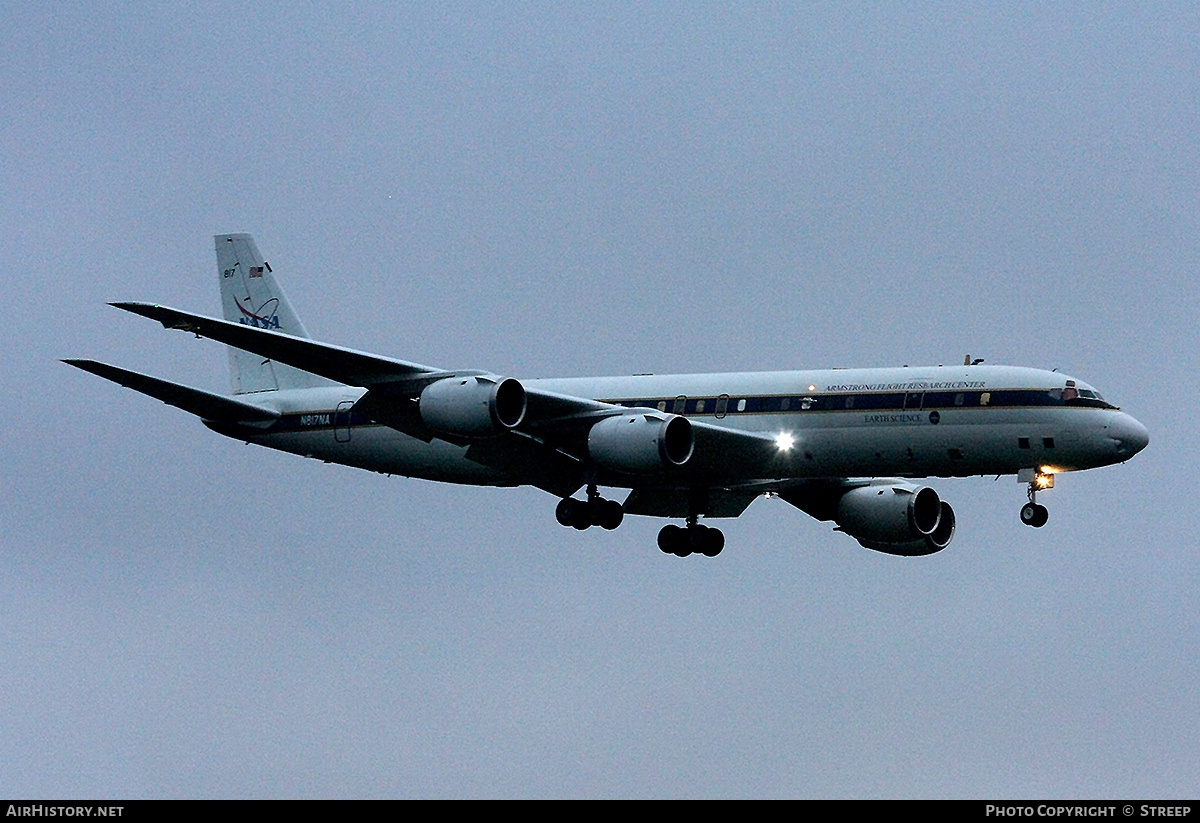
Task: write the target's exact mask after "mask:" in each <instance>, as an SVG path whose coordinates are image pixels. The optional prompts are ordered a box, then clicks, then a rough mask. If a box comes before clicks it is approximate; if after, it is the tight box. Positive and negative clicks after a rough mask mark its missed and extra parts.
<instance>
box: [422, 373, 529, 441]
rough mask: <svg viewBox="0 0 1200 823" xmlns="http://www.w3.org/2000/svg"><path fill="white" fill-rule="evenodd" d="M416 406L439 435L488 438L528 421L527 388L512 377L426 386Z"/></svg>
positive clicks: (465, 379)
mask: <svg viewBox="0 0 1200 823" xmlns="http://www.w3.org/2000/svg"><path fill="white" fill-rule="evenodd" d="M417 407H418V409H419V410H420V412H421V421H422V422H423V423H424V424H425V425H426V426H428V427H429V428H431V429H433V430H434V431H436V432H441V433H443V434H454V435H459V436H460V437H487V436H489V435H493V434H499V433H500V432H504V431H507V430H509V429H512V428H515V427H516V426H518V425H519V424H520V423H521V421H522V420H523V419H525V387H524V386H522V385H521V384H520V382H518V381H517V380H514V379H512V378H511V377H508V378H500V377H487V376H479V375H473V376H470V377H448V378H446V379H444V380H439V381H437V382H436V383H431V384H429V385H428V386H426V387H425V389H424V390H423V391H422V392H421V397H420V399H419V400H418V404H417Z"/></svg>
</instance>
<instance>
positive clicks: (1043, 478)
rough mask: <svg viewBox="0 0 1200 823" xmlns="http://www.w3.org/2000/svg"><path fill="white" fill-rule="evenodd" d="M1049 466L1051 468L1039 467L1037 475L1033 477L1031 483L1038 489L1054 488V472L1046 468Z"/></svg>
mask: <svg viewBox="0 0 1200 823" xmlns="http://www.w3.org/2000/svg"><path fill="white" fill-rule="evenodd" d="M1050 468H1052V467H1050V466H1042V469H1041V471H1039V472H1038V475H1037V477H1035V478H1033V484H1034V485H1035V486H1037V487H1038V488H1039V489H1052V488H1054V472H1053V471H1047V469H1050Z"/></svg>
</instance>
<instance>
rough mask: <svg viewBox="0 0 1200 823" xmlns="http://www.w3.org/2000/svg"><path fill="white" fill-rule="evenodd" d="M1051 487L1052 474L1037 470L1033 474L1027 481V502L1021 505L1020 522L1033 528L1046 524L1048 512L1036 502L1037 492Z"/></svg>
mask: <svg viewBox="0 0 1200 823" xmlns="http://www.w3.org/2000/svg"><path fill="white" fill-rule="evenodd" d="M1052 488H1054V475H1052V474H1046V473H1044V472H1037V473H1036V474H1035V475H1034V476H1033V479H1032V480H1030V481H1029V502H1028V503H1026V504H1025V505H1024V506H1022V507H1021V522H1022V523H1024V524H1025V525H1026V526H1033V527H1034V528H1035V529H1040V528H1041V527H1042V526H1044V525H1046V521H1047V520H1048V519H1049V518H1050V512H1048V511H1047V510H1046V507H1045V506H1043V505H1041V504H1040V503H1038V502H1037V493H1038V492H1039V491H1043V490H1045V489H1052Z"/></svg>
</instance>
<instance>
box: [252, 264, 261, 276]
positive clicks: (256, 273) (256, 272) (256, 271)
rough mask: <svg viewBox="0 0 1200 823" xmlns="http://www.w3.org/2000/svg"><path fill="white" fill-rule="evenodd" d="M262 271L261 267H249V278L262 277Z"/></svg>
mask: <svg viewBox="0 0 1200 823" xmlns="http://www.w3.org/2000/svg"><path fill="white" fill-rule="evenodd" d="M262 270H263V267H262V266H251V267H250V276H251V277H262Z"/></svg>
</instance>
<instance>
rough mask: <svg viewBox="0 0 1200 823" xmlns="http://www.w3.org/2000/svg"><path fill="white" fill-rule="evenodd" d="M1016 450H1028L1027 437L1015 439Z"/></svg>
mask: <svg viewBox="0 0 1200 823" xmlns="http://www.w3.org/2000/svg"><path fill="white" fill-rule="evenodd" d="M1017 448H1019V449H1027V448H1029V438H1028V437H1018V438H1017Z"/></svg>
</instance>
